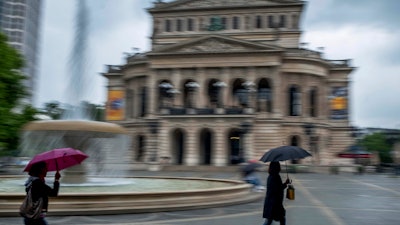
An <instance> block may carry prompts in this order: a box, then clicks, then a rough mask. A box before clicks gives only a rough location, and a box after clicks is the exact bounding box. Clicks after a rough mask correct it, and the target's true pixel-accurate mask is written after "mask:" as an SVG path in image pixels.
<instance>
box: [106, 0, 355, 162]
mask: <svg viewBox="0 0 400 225" xmlns="http://www.w3.org/2000/svg"><path fill="white" fill-rule="evenodd" d="M306 4H307V3H306V2H304V1H298V0H176V1H169V2H163V1H155V2H154V5H153V6H152V8H149V9H147V10H148V13H149V14H150V15H151V18H152V33H151V34H149V36H150V40H149V41H151V50H149V51H148V52H143V53H132V54H129V55H127V56H126V62H124V63H123V64H122V65H108V66H107V69H106V71H105V72H104V73H102V75H103V76H104V77H106V78H107V80H108V83H107V90H108V100H107V107H106V112H107V121H109V122H113V123H117V124H119V125H121V126H123V127H125V128H126V129H127V130H128V131H129V132H130V134H131V137H132V145H131V154H132V155H131V156H130V157H131V158H132V162H133V163H134V162H143V163H150V162H156V163H157V162H158V163H164V164H170V165H186V166H197V165H212V166H227V165H234V164H239V163H241V162H244V161H247V160H249V159H259V158H260V157H261V156H262V155H263V154H264V153H265V152H266V151H268V149H271V148H274V147H278V146H281V145H295V146H300V147H302V148H304V149H306V150H308V151H310V153H312V155H313V157H310V158H307V159H303V160H298V161H292V162H291V163H304V164H317V165H327V164H329V163H331V162H332V160H334V159H335V158H336V154H337V153H338V152H340V151H343V150H344V149H346V148H347V147H348V146H349V145H352V144H353V142H354V138H353V137H352V135H351V134H352V127H351V126H350V121H349V111H348V109H349V82H350V74H351V72H352V71H353V70H354V67H352V66H351V65H350V61H349V60H347V59H346V60H331V59H325V58H324V57H323V54H322V52H320V51H317V50H311V49H307V48H306V46H305V45H304V44H302V43H300V38H301V35H302V30H301V29H300V24H301V19H302V16H303V15H302V14H303V11H304V10H305V7H306ZM132 29H134V24H132ZM332 32H334V30H332ZM132 44H134V43H132Z"/></svg>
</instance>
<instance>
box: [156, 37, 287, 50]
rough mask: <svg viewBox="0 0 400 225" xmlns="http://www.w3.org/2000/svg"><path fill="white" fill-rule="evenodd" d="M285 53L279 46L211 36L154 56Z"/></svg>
mask: <svg viewBox="0 0 400 225" xmlns="http://www.w3.org/2000/svg"><path fill="white" fill-rule="evenodd" d="M269 51H283V50H282V48H280V47H277V46H269V45H265V44H258V43H253V42H249V41H244V40H239V39H234V38H230V37H224V36H218V35H210V36H205V37H201V38H196V39H192V40H188V41H186V42H182V43H178V44H174V45H170V46H167V47H164V48H160V49H158V50H156V51H153V52H152V54H157V53H158V54H179V53H180V54H201V53H241V52H269Z"/></svg>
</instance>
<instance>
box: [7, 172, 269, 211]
mask: <svg viewBox="0 0 400 225" xmlns="http://www.w3.org/2000/svg"><path fill="white" fill-rule="evenodd" d="M127 179H129V178H127ZM134 179H151V180H153V181H155V182H156V181H157V180H158V181H160V184H161V183H163V182H165V181H170V182H172V183H179V182H181V183H182V181H183V183H185V182H189V183H190V182H199V183H203V184H205V188H196V187H193V186H192V187H189V188H186V189H185V188H181V189H180V190H168V189H167V186H165V185H164V186H160V189H159V190H152V191H149V190H147V191H146V190H144V191H142V192H136V191H132V192H127V191H118V188H117V187H116V188H112V187H109V188H108V190H109V191H108V192H90V193H87V192H86V193H83V192H76V193H72V192H68V193H65V192H63V187H62V186H61V189H60V193H59V196H58V197H56V198H51V199H50V200H49V201H50V204H49V215H99V214H101V215H105V214H124V213H144V212H161V211H176V210H187V209H199V208H209V207H217V206H224V205H233V204H242V203H247V202H251V201H255V200H258V199H259V198H260V197H261V196H262V195H261V194H256V193H251V191H250V188H251V186H250V185H249V184H246V183H243V182H241V181H235V180H226V179H206V178H181V177H134ZM154 184H156V183H153V185H154ZM208 184H210V185H208ZM133 185H134V184H133ZM22 188H23V187H22ZM113 189H115V190H116V191H114V192H113ZM24 196H25V193H23V192H20V193H15V192H13V193H5V192H0V216H18V208H19V206H20V205H21V203H22V201H23V198H24Z"/></svg>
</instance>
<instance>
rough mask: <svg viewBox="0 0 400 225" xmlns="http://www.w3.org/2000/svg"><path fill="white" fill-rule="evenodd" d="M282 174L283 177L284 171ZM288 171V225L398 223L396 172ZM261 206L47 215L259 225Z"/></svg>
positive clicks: (96, 222) (6, 222)
mask: <svg viewBox="0 0 400 225" xmlns="http://www.w3.org/2000/svg"><path fill="white" fill-rule="evenodd" d="M135 173H137V175H138V176H139V175H140V176H155V175H161V176H183V177H210V178H226V179H239V175H238V174H237V173H233V172H149V171H140V172H135ZM259 175H260V177H261V178H262V180H263V181H264V182H265V180H266V176H267V174H265V173H261V172H260V173H259ZM281 175H282V177H283V179H284V176H286V175H285V174H281ZM289 176H290V177H291V179H292V180H293V184H294V187H295V189H296V199H295V200H287V199H285V202H284V205H285V208H286V214H287V216H286V217H287V224H288V225H360V224H363V225H376V224H385V225H399V224H400V216H399V213H400V185H399V184H400V177H396V176H393V175H390V174H364V175H355V174H351V173H341V174H339V175H328V174H321V173H302V174H300V173H297V174H289ZM61 192H62V189H61ZM255 194H260V193H255ZM261 195H262V196H263V195H264V194H263V193H261ZM50 201H51V200H50ZM50 207H51V202H50ZM262 207H263V199H262V198H260V200H257V201H255V202H252V203H247V204H241V205H233V206H225V207H218V208H208V209H198V210H188V211H174V212H159V213H143V214H125V215H99V216H60V217H58V216H57V217H52V216H49V217H48V218H47V221H48V222H49V224H50V225H59V224H63V225H64V224H69V225H83V224H88V225H103V224H114V225H133V224H135V225H187V224H190V225H205V224H207V225H208V224H213V225H228V224H229V225H232V224H234V225H250V224H260V225H261V224H262V223H263V219H262ZM0 224H1V225H14V224H23V222H22V219H21V218H17V217H3V218H0ZM275 224H279V223H277V222H275Z"/></svg>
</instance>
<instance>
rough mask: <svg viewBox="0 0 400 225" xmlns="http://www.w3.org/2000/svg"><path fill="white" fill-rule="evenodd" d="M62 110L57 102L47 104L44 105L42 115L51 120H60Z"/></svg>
mask: <svg viewBox="0 0 400 225" xmlns="http://www.w3.org/2000/svg"><path fill="white" fill-rule="evenodd" d="M63 113H64V109H62V108H61V107H60V103H59V102H58V101H52V102H47V103H45V104H44V114H46V115H47V116H49V117H50V118H52V119H53V120H59V119H61V116H62V114H63Z"/></svg>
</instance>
